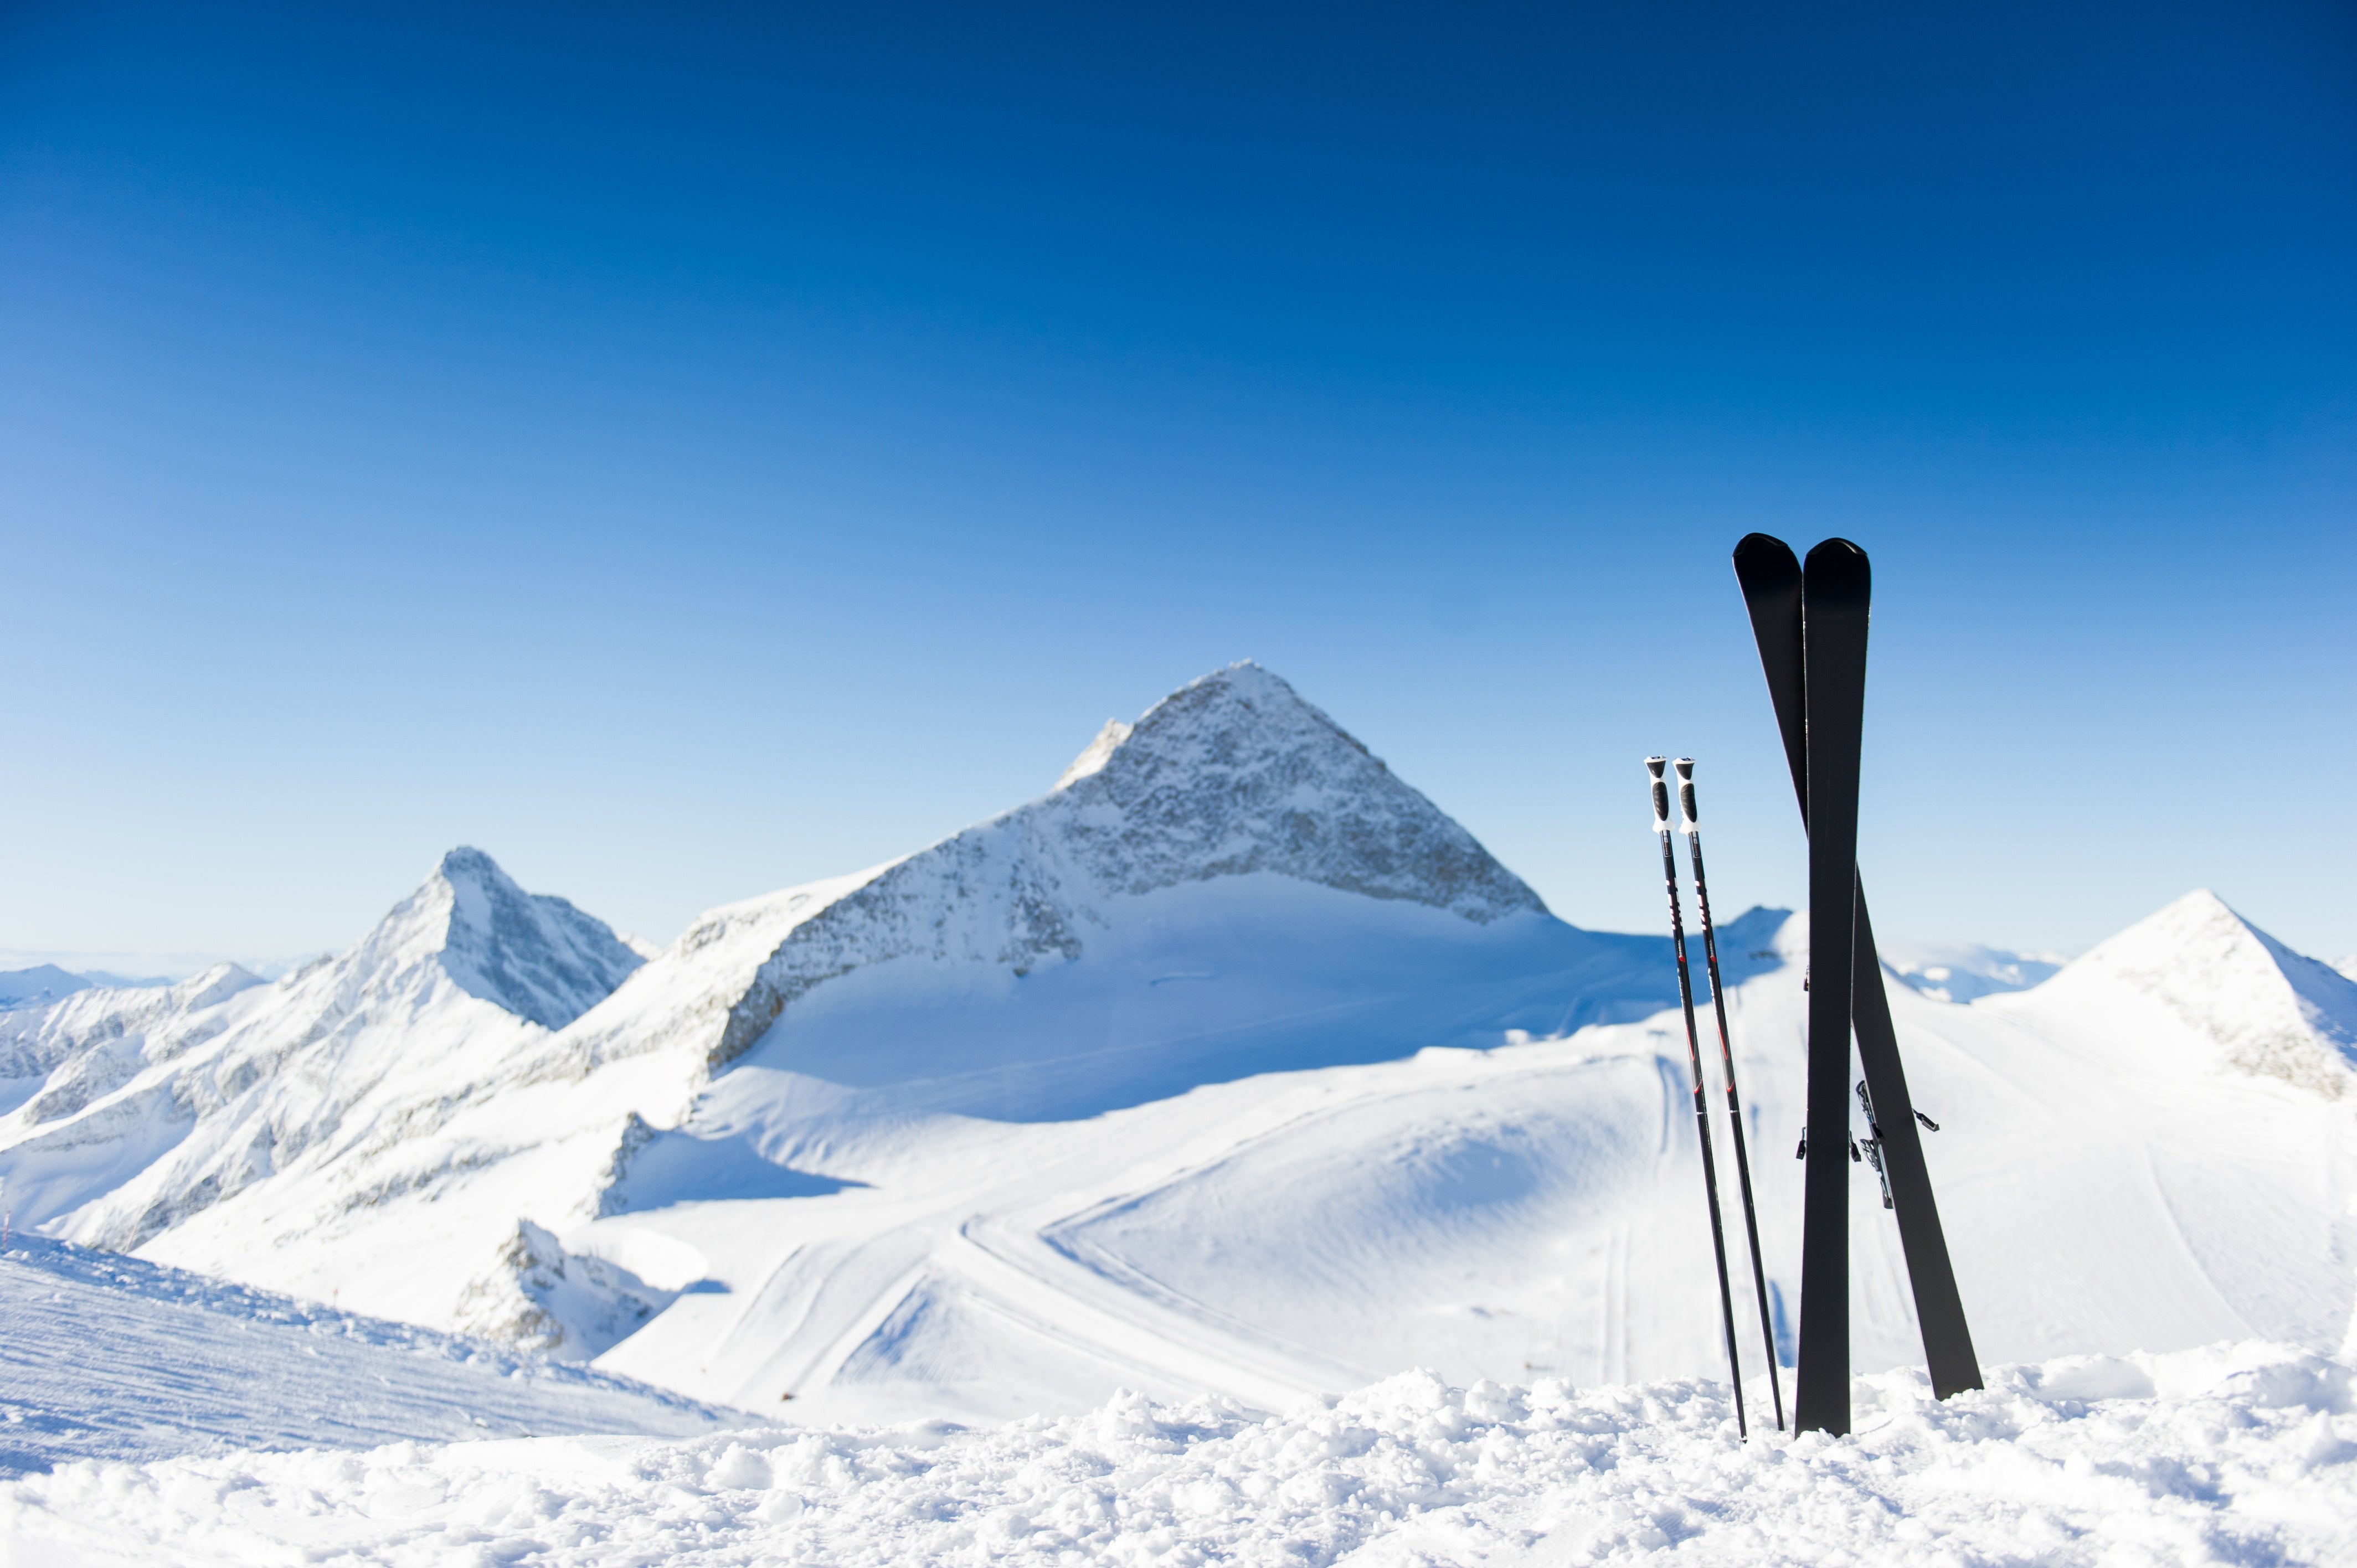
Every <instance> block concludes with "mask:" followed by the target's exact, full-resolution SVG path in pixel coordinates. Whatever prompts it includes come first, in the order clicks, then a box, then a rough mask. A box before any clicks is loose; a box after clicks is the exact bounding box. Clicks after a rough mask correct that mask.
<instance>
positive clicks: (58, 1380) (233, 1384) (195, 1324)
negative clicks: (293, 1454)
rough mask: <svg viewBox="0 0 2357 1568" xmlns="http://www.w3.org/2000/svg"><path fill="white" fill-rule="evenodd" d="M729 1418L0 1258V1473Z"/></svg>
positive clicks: (83, 1258)
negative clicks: (78, 1463) (95, 1461)
mask: <svg viewBox="0 0 2357 1568" xmlns="http://www.w3.org/2000/svg"><path fill="white" fill-rule="evenodd" d="M742 1419H743V1417H741V1416H739V1415H737V1413H736V1412H722V1411H717V1410H715V1409H712V1408H711V1407H709V1406H706V1405H703V1404H699V1403H697V1402H695V1401H694V1400H691V1399H686V1398H683V1397H682V1396H681V1395H678V1394H675V1393H670V1392H666V1391H662V1390H660V1389H651V1388H648V1387H646V1386H645V1385H644V1384H640V1383H634V1382H632V1381H630V1380H629V1379H627V1378H618V1377H613V1376H610V1375H608V1374H607V1373H603V1372H596V1371H592V1370H590V1369H587V1368H586V1367H579V1366H573V1365H568V1364H566V1363H564V1362H559V1361H553V1360H551V1359H548V1358H546V1357H544V1356H537V1355H533V1354H531V1353H530V1352H527V1351H519V1350H517V1349H515V1348H512V1347H510V1346H505V1345H499V1344H494V1343H491V1342H490V1341H487V1340H482V1339H469V1338H465V1337H458V1336H454V1335H448V1334H436V1333H434V1332H433V1331H431V1330H429V1329H425V1328H417V1327H412V1326H408V1325H406V1324H399V1323H387V1322H384V1321H382V1319H378V1318H371V1317H362V1316H357V1315H355V1314H352V1313H348V1312H339V1311H337V1310H336V1309H334V1308H333V1307H329V1306H325V1305H317V1304H313V1303H304V1302H298V1301H295V1300H293V1299H291V1298H290V1297H286V1296H283V1295H274V1294H268V1293H266V1292H261V1291H253V1290H247V1289H245V1288H244V1287H242V1286H240V1285H233V1284H229V1283H224V1282H222V1281H221V1280H215V1279H208V1278H206V1277H204V1276H203V1275H201V1274H192V1273H183V1272H182V1271H180V1270H178V1269H167V1268H159V1267H157V1266H156V1264H154V1263H149V1262H142V1261H141V1260H139V1259H136V1258H129V1257H124V1256H123V1255H122V1254H120V1253H114V1252H96V1251H89V1250H87V1249H84V1248H81V1247H75V1246H71V1245H69V1244H67V1243H65V1242H61V1241H50V1240H44V1239H42V1238H40V1237H37V1236H27V1235H24V1234H23V1233H21V1232H19V1233H17V1234H16V1235H14V1236H12V1237H11V1238H10V1239H9V1240H8V1242H7V1244H6V1246H5V1250H0V1420H5V1424H0V1475H22V1474H25V1473H27V1472H28V1471H38V1470H46V1469H48V1467H49V1466H52V1465H57V1464H62V1463H66V1462H69V1461H71V1460H76V1459H91V1458H109V1459H127V1460H147V1459H156V1458H163V1457H166V1456H167V1455H178V1454H192V1453H194V1454H210V1453H221V1452H224V1451H228V1450H232V1449H255V1448H265V1449H275V1448H319V1447H339V1448H372V1447H375V1446H377V1445H378V1444H384V1443H392V1442H397V1441H400V1440H403V1439H420V1440H428V1441H444V1442H447V1441H450V1440H452V1439H456V1438H462V1437H474V1436H479V1435H481V1436H488V1435H491V1434H498V1435H500V1436H522V1435H529V1434H533V1433H541V1434H546V1433H553V1432H629V1433H642V1434H656V1433H661V1434H675V1435H676V1434H691V1433H699V1432H708V1431H711V1430H713V1429H714V1428H715V1427H717V1426H722V1425H733V1424H736V1423H737V1422H738V1421H740V1420H742Z"/></svg>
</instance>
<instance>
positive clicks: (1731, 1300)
mask: <svg viewBox="0 0 2357 1568" xmlns="http://www.w3.org/2000/svg"><path fill="white" fill-rule="evenodd" d="M1667 766H1668V764H1667V763H1666V762H1665V761H1664V760H1663V758H1661V757H1647V758H1646V759H1645V770H1646V772H1647V773H1649V774H1651V775H1652V780H1653V831H1654V832H1656V833H1659V834H1660V835H1661V839H1662V879H1663V882H1665V883H1666V884H1667V885H1668V886H1669V890H1670V945H1671V947H1673V948H1674V949H1675V950H1676V951H1677V956H1678V1001H1679V1002H1680V1004H1683V1005H1684V1008H1685V1015H1686V1061H1687V1065H1688V1066H1690V1067H1691V1068H1692V1069H1694V1108H1695V1131H1696V1132H1697V1133H1700V1134H1701V1135H1702V1185H1703V1193H1704V1196H1705V1197H1707V1198H1708V1199H1709V1201H1710V1247H1711V1252H1712V1254H1713V1255H1714V1256H1715V1257H1716V1258H1717V1261H1718V1313H1719V1321H1720V1323H1721V1324H1722V1325H1724V1326H1725V1327H1726V1330H1727V1378H1728V1380H1729V1381H1730V1382H1732V1383H1733V1384H1734V1385H1735V1430H1736V1432H1737V1433H1738V1434H1739V1435H1742V1436H1745V1437H1749V1435H1750V1428H1749V1424H1748V1423H1746V1421H1745V1419H1744V1413H1743V1365H1742V1359H1741V1358H1740V1357H1739V1356H1738V1354H1737V1353H1736V1348H1735V1297H1734V1294H1733V1292H1732V1291H1731V1290H1730V1289H1729V1288H1728V1285H1727V1229H1726V1226H1725V1225H1724V1224H1723V1223H1722V1222H1721V1220H1720V1219H1719V1210H1718V1163H1717V1157H1716V1155H1714V1154H1713V1153H1712V1150H1711V1137H1710V1112H1709V1108H1708V1104H1707V1101H1706V1098H1705V1096H1704V1093H1703V1085H1702V1037H1701V1034H1700V1032H1699V1031H1698V1030H1696V1028H1695V1004H1694V979H1693V977H1692V975H1691V974H1690V973H1689V972H1688V971H1687V968H1686V928H1685V917H1684V915H1683V914H1682V913H1681V912H1680V910H1679V908H1678V862H1677V856H1676V854H1674V852H1673V851H1672V850H1671V847H1670V786H1669V780H1668V779H1666V778H1664V777H1663V769H1664V768H1666V767H1667ZM1677 770H1678V812H1679V815H1680V816H1681V817H1682V818H1683V819H1684V833H1685V838H1686V850H1687V854H1689V855H1690V856H1691V857H1692V859H1693V861H1694V882H1695V914H1696V917H1697V918H1699V919H1700V920H1701V922H1702V951H1703V961H1704V963H1705V964H1706V966H1707V968H1708V972H1709V975H1710V1004H1711V1006H1712V1008H1713V1009H1714V1010H1715V1011H1716V1012H1717V1016H1718V1054H1719V1069H1720V1071H1721V1072H1722V1073H1723V1074H1724V1075H1725V1077H1726V1080H1727V1121H1728V1122H1730V1123H1731V1124H1732V1125H1733V1127H1734V1129H1735V1174H1736V1180H1737V1182H1738V1185H1739V1186H1740V1187H1741V1188H1742V1192H1743V1233H1744V1237H1745V1239H1746V1240H1748V1241H1749V1243H1750V1246H1751V1284H1752V1288H1753V1290H1754V1292H1755V1293H1756V1294H1757V1295H1758V1298H1759V1302H1760V1343H1761V1344H1762V1345H1764V1346H1765V1347H1766V1348H1767V1351H1768V1391H1769V1394H1770V1397H1772V1398H1773V1399H1774V1400H1775V1402H1776V1430H1777V1431H1779V1432H1781V1431H1783V1430H1784V1390H1783V1385H1782V1384H1781V1381H1780V1380H1778V1378H1777V1375H1776V1330H1775V1327H1774V1326H1773V1324H1772V1323H1771V1322H1770V1318H1769V1314H1768V1275H1767V1271H1766V1269H1765V1268H1764V1267H1762V1265H1761V1263H1760V1217H1759V1212H1758V1210H1757V1209H1756V1208H1754V1207H1753V1205H1752V1202H1751V1156H1750V1154H1749V1151H1748V1150H1747V1149H1746V1147H1745V1145H1744V1139H1743V1102H1742V1101H1741V1100H1740V1099H1738V1097H1737V1095H1736V1092H1735V1047H1734V1044H1733V1042H1732V1039H1731V1037H1730V1036H1729V1035H1728V1034H1727V993H1726V988H1725V986H1724V985H1722V984H1721V983H1720V981H1719V974H1718V937H1717V932H1715V931H1714V930H1713V929H1711V922H1710V883H1709V881H1708V879H1707V878H1706V877H1705V876H1704V875H1703V869H1702V822H1701V814H1700V813H1699V812H1698V811H1695V789H1694V759H1693V758H1692V757H1680V758H1678V761H1677Z"/></svg>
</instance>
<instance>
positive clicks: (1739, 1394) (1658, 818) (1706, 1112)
mask: <svg viewBox="0 0 2357 1568" xmlns="http://www.w3.org/2000/svg"><path fill="white" fill-rule="evenodd" d="M1667 767H1668V763H1667V762H1666V761H1665V760H1663V758H1661V757H1647V758H1646V759H1645V771H1646V772H1647V773H1649V774H1650V775H1652V780H1653V831H1654V832H1656V833H1658V834H1659V835H1660V836H1661V840H1662V882H1663V886H1666V887H1667V888H1668V889H1669V893H1670V946H1671V947H1672V948H1674V949H1675V950H1676V951H1677V957H1678V1001H1679V1003H1680V1004H1682V1005H1683V1006H1684V1008H1685V1015H1686V1061H1687V1064H1688V1065H1689V1066H1690V1067H1691V1068H1692V1069H1694V1108H1695V1132H1696V1133H1699V1134H1701V1137H1702V1190H1703V1196H1704V1197H1706V1199H1708V1200H1709V1204H1710V1251H1711V1255H1712V1257H1713V1258H1714V1259H1716V1260H1717V1263H1718V1317H1719V1323H1720V1325H1721V1326H1723V1327H1724V1328H1725V1329H1726V1331H1727V1380H1728V1381H1729V1382H1731V1383H1732V1384H1733V1385H1734V1388H1735V1430H1736V1433H1737V1434H1738V1436H1742V1437H1745V1438H1749V1436H1750V1435H1751V1433H1750V1429H1749V1426H1748V1425H1747V1424H1746V1423H1745V1422H1744V1419H1743V1366H1742V1362H1741V1360H1740V1359H1739V1358H1738V1356H1737V1355H1736V1352H1735V1293H1734V1291H1733V1290H1732V1289H1731V1288H1729V1286H1728V1284H1727V1227H1726V1226H1725V1224H1724V1223H1722V1222H1721V1220H1720V1219H1719V1213H1718V1165H1717V1161H1715V1160H1714V1159H1713V1158H1712V1157H1711V1149H1710V1102H1709V1101H1708V1100H1707V1099H1706V1098H1705V1096H1704V1094H1703V1088H1702V1031H1701V1030H1699V1029H1697V1028H1696V1027H1695V1006H1694V980H1693V978H1692V976H1690V975H1689V974H1688V973H1687V972H1686V928H1685V917H1684V915H1683V914H1682V913H1681V912H1680V910H1679V908H1678V862H1677V856H1676V854H1674V852H1673V851H1672V850H1671V848H1670V786H1669V782H1668V780H1667V779H1664V778H1663V771H1664V770H1665V769H1666V768H1667Z"/></svg>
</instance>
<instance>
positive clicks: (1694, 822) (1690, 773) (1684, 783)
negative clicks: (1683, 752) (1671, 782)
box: [1674, 757, 1702, 833]
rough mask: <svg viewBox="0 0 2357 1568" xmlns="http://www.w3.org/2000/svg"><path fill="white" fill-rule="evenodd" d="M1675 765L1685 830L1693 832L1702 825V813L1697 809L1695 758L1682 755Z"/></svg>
mask: <svg viewBox="0 0 2357 1568" xmlns="http://www.w3.org/2000/svg"><path fill="white" fill-rule="evenodd" d="M1674 767H1675V768H1677V770H1678V810H1679V811H1682V812H1684V815H1685V831H1686V832H1688V833H1692V832H1695V830H1696V829H1698V828H1700V827H1701V826H1702V813H1701V812H1700V811H1695V798H1694V758H1693V757H1679V758H1678V759H1677V761H1676V763H1675V764H1674Z"/></svg>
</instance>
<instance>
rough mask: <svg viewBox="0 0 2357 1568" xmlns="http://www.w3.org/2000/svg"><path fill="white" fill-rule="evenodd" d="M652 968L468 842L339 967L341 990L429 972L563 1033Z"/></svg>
mask: <svg viewBox="0 0 2357 1568" xmlns="http://www.w3.org/2000/svg"><path fill="white" fill-rule="evenodd" d="M644 962H645V960H644V959H643V958H641V957H640V956H639V954H638V953H636V952H635V951H633V950H631V949H630V948H629V947H628V946H626V945H625V944H624V943H623V941H622V940H621V939H620V938H619V937H617V936H616V935H615V934H614V932H613V930H612V929H611V928H609V927H608V926H607V924H606V923H605V922H604V921H602V920H599V919H597V918H595V917H593V916H589V915H585V914H583V913H582V912H581V911H580V910H578V909H576V908H574V907H573V906H572V905H571V904H570V903H568V902H567V901H565V899H563V898H559V897H554V896H552V895H549V894H541V893H527V892H525V891H524V890H523V889H522V888H521V887H519V886H516V884H515V882H514V880H513V879H512V878H511V877H510V876H509V875H508V874H507V873H506V872H504V871H502V870H501V869H500V865H499V863H498V862H497V861H495V860H493V859H492V858H491V857H490V855H488V854H484V853H483V852H482V851H481V850H479V849H475V848H473V847H471V846H468V845H463V844H462V845H460V846H459V847H458V848H457V849H454V850H452V851H450V852H449V853H448V854H445V855H444V856H443V857H442V859H441V862H440V864H439V865H436V867H435V868H434V873H433V875H430V876H428V877H427V878H426V879H425V884H424V885H423V886H420V887H419V888H418V889H417V891H416V892H414V893H413V894H411V895H410V896H409V897H407V898H404V899H403V900H402V901H401V902H400V903H399V904H396V905H395V906H393V909H392V911H391V912H390V913H389V914H387V915H386V916H385V918H384V919H383V920H382V921H381V922H380V923H379V924H378V926H377V928H376V929H375V930H373V931H371V932H370V933H369V935H368V936H366V937H365V938H363V939H362V940H361V942H360V944H359V945H358V946H357V947H355V948H354V949H352V950H351V951H350V952H349V953H347V954H345V955H344V956H343V957H342V958H340V959H339V960H337V961H336V963H335V965H334V967H335V969H336V970H338V971H340V973H339V974H338V975H337V976H336V980H337V983H338V989H339V991H344V992H350V993H368V992H373V991H379V990H382V989H385V988H387V987H389V986H393V985H395V984H398V983H400V982H401V980H402V978H403V977H404V976H407V975H410V974H413V973H414V972H418V971H419V970H421V969H423V968H425V967H429V966H430V967H432V968H436V969H439V970H440V971H441V972H443V973H444V974H445V975H447V977H448V978H449V980H450V981H451V982H452V983H454V984H456V985H457V987H458V989H459V990H461V991H464V992H466V993H468V995H470V996H474V997H478V998H479V999H481V1000H482V1001H485V1002H489V1003H491V1004H493V1005H495V1006H498V1007H501V1008H504V1009H505V1010H506V1011H508V1012H510V1013H512V1014H514V1015H516V1016H518V1017H520V1018H529V1019H531V1020H532V1021H533V1023H535V1024H539V1025H541V1026H544V1027H546V1028H551V1029H561V1028H563V1027H564V1026H565V1025H567V1024H569V1023H571V1022H572V1021H573V1020H574V1019H576V1018H577V1017H579V1016H580V1015H582V1014H583V1013H585V1012H587V1011H588V1010H589V1009H590V1008H591V1007H593V1006H595V1005H597V1004H598V1003H599V1002H601V1001H603V1000H604V999H605V998H606V997H607V996H608V994H610V993H612V991H613V989H614V987H616V986H617V985H619V984H620V983H622V982H623V981H624V980H625V979H627V978H628V977H629V976H630V973H631V972H632V971H634V970H636V969H637V968H638V967H639V966H640V964H642V963H644Z"/></svg>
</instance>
